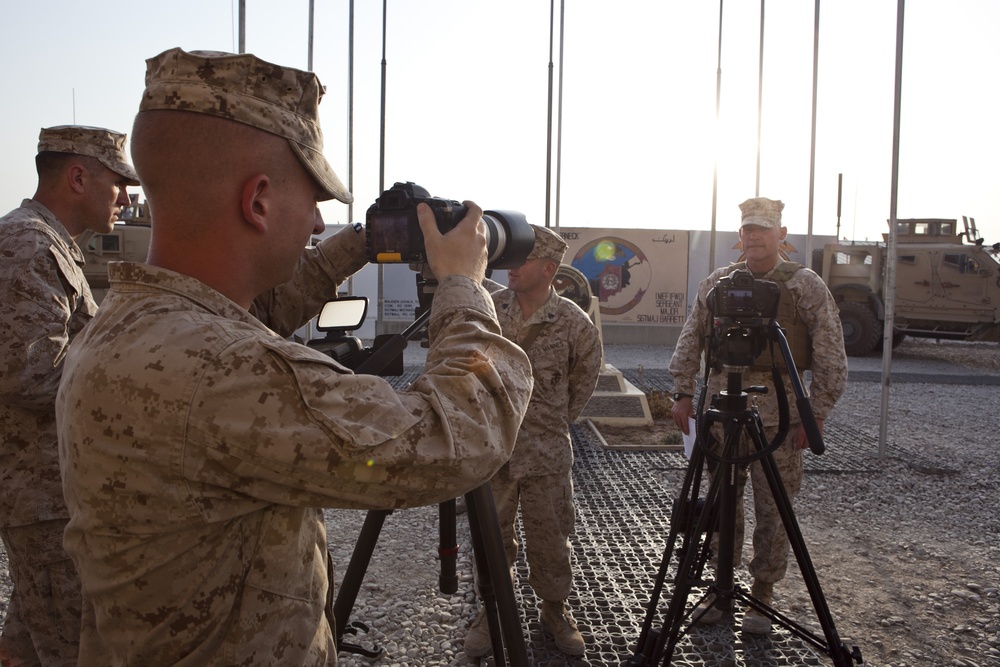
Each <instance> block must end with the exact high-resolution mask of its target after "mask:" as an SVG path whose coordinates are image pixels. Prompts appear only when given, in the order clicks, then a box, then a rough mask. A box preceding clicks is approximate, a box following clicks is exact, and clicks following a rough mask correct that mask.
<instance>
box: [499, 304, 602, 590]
mask: <svg viewBox="0 0 1000 667" xmlns="http://www.w3.org/2000/svg"><path fill="white" fill-rule="evenodd" d="M493 300H494V303H495V304H496V308H497V317H498V318H499V321H500V327H501V329H502V330H503V335H504V336H506V337H507V338H509V339H510V340H512V341H515V342H517V343H518V344H523V343H524V342H525V339H526V338H527V337H533V340H532V341H531V342H530V345H528V347H527V349H526V352H527V353H528V357H529V358H530V359H531V368H532V373H533V375H534V378H535V387H534V390H533V391H532V394H531V402H530V403H529V404H528V412H527V413H526V414H525V416H524V421H523V422H522V423H521V428H520V430H519V431H518V434H517V445H516V446H515V447H514V453H513V455H512V456H511V458H510V461H508V462H507V463H506V464H505V465H504V466H503V467H502V468H501V469H500V471H499V472H498V473H497V474H496V475H495V476H494V477H493V480H492V482H491V485H492V487H493V496H494V500H495V503H496V507H497V516H498V519H499V523H500V530H501V534H502V537H503V541H504V548H505V550H506V553H507V562H508V563H511V564H512V565H513V563H514V562H515V560H516V559H517V548H518V544H517V541H516V537H515V536H514V521H515V519H516V518H517V510H518V504H520V507H521V521H522V525H523V526H524V533H525V552H526V556H527V559H528V564H529V568H530V575H529V583H530V584H531V587H532V588H533V589H534V590H535V593H536V594H537V595H538V596H539V597H540V598H541V599H543V600H551V601H562V600H565V599H566V598H567V597H568V596H569V594H570V591H571V590H572V587H573V572H572V569H571V563H570V561H571V555H572V549H571V547H570V543H569V535H570V533H572V532H573V526H574V522H575V519H576V509H575V507H574V505H573V473H572V469H573V445H572V442H571V440H570V434H569V425H570V424H571V423H573V421H574V420H575V419H576V418H577V417H578V416H579V415H580V413H581V412H582V411H583V409H584V408H585V407H586V405H587V401H589V400H590V396H591V394H592V393H593V391H594V387H595V386H596V384H597V376H598V374H599V372H600V369H601V341H600V335H599V332H598V330H597V327H596V326H595V325H594V323H593V322H591V321H590V318H589V317H588V316H587V314H586V313H584V312H583V311H582V310H581V309H580V307H579V306H577V305H576V304H575V303H573V302H572V301H570V300H569V299H565V298H563V297H561V296H559V295H558V294H556V291H555V290H554V289H552V288H551V287H550V288H549V298H548V300H547V301H546V302H545V303H544V304H543V305H542V306H541V307H540V308H539V309H538V310H537V311H536V312H535V313H534V314H533V315H532V316H531V317H529V318H528V319H527V320H525V319H524V318H523V316H522V314H521V308H520V306H519V305H518V302H517V295H516V294H515V293H514V292H513V291H511V290H508V289H505V290H502V291H500V292H495V293H494V294H493ZM536 324H538V325H539V328H538V330H537V334H536V335H532V334H529V332H530V331H532V327H533V325H536Z"/></svg>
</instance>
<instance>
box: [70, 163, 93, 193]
mask: <svg viewBox="0 0 1000 667" xmlns="http://www.w3.org/2000/svg"><path fill="white" fill-rule="evenodd" d="M89 178H90V173H89V172H88V171H87V168H86V167H85V166H84V165H82V164H80V163H79V162H71V163H70V165H69V167H68V168H67V169H66V182H67V183H69V187H70V189H71V190H72V191H73V192H75V193H77V194H82V193H83V192H84V190H86V189H87V180H88V179H89Z"/></svg>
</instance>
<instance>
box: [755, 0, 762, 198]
mask: <svg viewBox="0 0 1000 667" xmlns="http://www.w3.org/2000/svg"><path fill="white" fill-rule="evenodd" d="M763 110H764V0H760V56H759V58H758V60H757V181H756V183H755V185H754V191H753V192H754V195H753V196H754V197H760V126H761V119H762V118H763V117H764V111H763Z"/></svg>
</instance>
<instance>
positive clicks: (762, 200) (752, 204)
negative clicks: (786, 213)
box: [740, 197, 785, 228]
mask: <svg viewBox="0 0 1000 667" xmlns="http://www.w3.org/2000/svg"><path fill="white" fill-rule="evenodd" d="M783 208H785V205H784V204H783V203H781V202H780V201H778V200H776V199H768V198H767V197H754V198H753V199H747V200H746V201H745V202H743V203H742V204H740V211H741V212H742V214H743V220H742V221H741V222H740V227H746V226H747V225H756V226H758V227H767V228H771V227H781V210H782V209H783Z"/></svg>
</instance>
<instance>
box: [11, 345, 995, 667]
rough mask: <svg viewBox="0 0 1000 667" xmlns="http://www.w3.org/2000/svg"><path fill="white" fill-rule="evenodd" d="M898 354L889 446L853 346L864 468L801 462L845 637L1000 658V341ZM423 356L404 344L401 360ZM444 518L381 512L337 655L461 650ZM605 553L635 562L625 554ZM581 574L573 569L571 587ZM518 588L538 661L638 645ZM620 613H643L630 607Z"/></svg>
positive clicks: (791, 599)
mask: <svg viewBox="0 0 1000 667" xmlns="http://www.w3.org/2000/svg"><path fill="white" fill-rule="evenodd" d="M412 347H414V346H411V348H412ZM669 353H670V350H669V348H642V347H631V346H609V347H608V349H607V355H606V356H607V359H608V362H609V363H610V364H612V365H615V366H617V367H618V368H621V369H626V368H631V369H635V368H638V367H643V368H645V369H663V368H665V365H666V361H667V359H668V357H669ZM407 354H408V355H410V350H407ZM416 356H417V357H419V351H418V352H417V355H416ZM893 359H894V361H893V378H894V380H893V382H892V383H891V387H892V389H891V393H890V400H889V420H888V426H887V442H886V445H887V455H886V456H885V457H882V458H879V457H878V456H877V450H876V449H875V445H874V443H876V442H877V437H878V432H879V427H878V424H879V416H880V402H881V400H880V397H881V385H880V383H879V382H878V379H879V378H880V374H879V373H878V371H880V370H881V363H882V362H881V360H880V359H879V358H876V357H869V358H852V359H851V360H850V365H851V381H850V383H849V386H848V389H847V392H846V393H845V395H844V397H843V398H842V399H841V401H840V403H839V404H838V407H837V410H836V412H835V414H834V415H833V416H832V417H831V420H830V422H829V423H830V424H831V426H833V425H842V426H843V427H844V428H848V427H849V428H850V429H851V430H852V432H854V433H860V434H862V435H863V436H864V437H863V439H864V440H865V443H866V445H865V447H863V448H860V449H859V450H858V451H860V452H861V453H860V454H859V456H860V457H862V458H863V459H864V466H862V470H863V472H849V473H845V474H809V473H807V477H806V482H805V487H804V489H803V492H802V493H801V494H800V495H799V498H798V500H797V501H796V515H797V517H798V520H799V524H800V527H801V529H802V532H803V535H804V538H805V541H806V544H807V545H808V547H809V552H810V554H811V556H812V560H813V564H814V566H815V569H816V571H817V574H818V576H819V579H820V582H821V584H822V586H823V591H824V594H825V596H826V600H827V603H828V605H829V607H830V612H831V614H832V616H833V618H834V620H835V621H836V624H837V629H838V631H839V633H840V636H841V638H842V639H843V640H844V642H845V643H847V644H849V645H857V646H858V647H859V648H860V649H861V651H862V653H863V655H864V657H865V663H864V664H866V665H871V666H872V667H917V666H923V665H933V666H938V665H940V666H955V667H960V666H965V667H972V666H977V667H985V666H986V665H992V666H996V665H1000V597H998V583H1000V500H998V498H1000V493H998V491H1000V450H998V446H997V435H998V433H1000V417H998V396H1000V395H998V392H997V386H996V384H997V379H998V377H1000V347H998V346H997V345H996V344H985V343H981V344H964V343H945V342H941V343H938V342H935V341H911V340H907V341H905V342H904V343H903V344H902V345H901V346H900V347H899V348H898V349H897V350H896V351H894V354H893ZM418 360H419V359H416V360H415V359H413V358H409V357H408V359H407V363H408V364H412V363H415V361H418ZM897 374H899V377H900V378H901V379H899V380H897V379H895V378H896V377H897ZM833 444H834V443H828V448H829V447H831V446H832V445H833ZM682 475H683V472H682V471H679V470H674V471H673V472H669V471H668V472H667V473H665V474H664V475H661V478H660V479H658V480H657V481H652V480H651V479H641V478H637V479H635V480H634V484H635V485H643V484H647V483H648V484H650V485H654V486H655V485H657V484H661V485H662V487H661V488H660V489H659V491H660V492H662V491H664V490H665V491H666V493H665V494H663V495H670V494H671V492H672V491H673V490H675V489H676V490H678V491H679V488H680V487H679V480H680V478H681V476H682ZM653 509H654V510H655V509H656V508H653ZM364 518H365V513H364V512H357V511H341V510H330V511H328V512H327V524H328V532H329V535H330V537H331V551H332V553H333V555H334V560H335V565H336V568H337V572H338V577H341V576H343V572H344V570H345V569H346V567H347V563H348V562H349V560H350V557H351V554H352V551H353V549H354V546H355V540H356V539H357V536H358V534H359V531H360V528H361V524H362V521H363V520H364ZM664 519H665V520H666V519H667V518H666V517H664ZM457 527H458V530H459V541H460V543H462V544H466V545H467V544H469V537H468V528H467V521H465V520H463V518H462V517H460V518H459V521H458V523H457ZM643 528H644V526H638V527H637V530H640V531H641V530H642V529H643ZM661 530H662V525H660V526H655V525H651V526H649V527H648V531H649V532H650V533H657V532H659V531H661ZM437 531H438V508H437V507H429V508H421V509H416V510H406V511H400V512H395V513H393V514H392V515H390V516H389V517H388V519H387V521H386V524H385V527H384V528H383V530H382V532H381V535H380V538H379V541H378V545H377V548H376V551H375V554H374V555H373V557H372V560H371V562H370V563H369V565H368V568H367V573H366V576H365V579H364V583H363V585H362V589H361V592H360V594H359V596H358V599H357V601H356V603H355V605H354V613H353V614H352V617H351V618H352V619H360V620H362V621H364V622H366V623H367V624H368V625H369V626H370V628H371V630H370V632H369V633H368V635H367V636H364V637H362V638H360V639H359V640H358V641H359V643H361V644H363V645H368V646H370V645H372V644H373V643H377V644H378V645H379V646H381V647H382V648H383V649H384V653H383V654H382V655H381V656H380V657H379V658H377V659H370V658H365V657H362V656H359V655H355V654H351V653H347V652H343V653H341V664H342V665H347V666H354V665H358V666H361V665H379V666H382V665H387V666H388V665H399V666H402V665H462V664H467V663H468V661H467V659H466V657H465V656H464V653H463V651H462V641H463V638H464V635H465V631H466V628H467V626H468V623H469V621H470V620H471V619H472V617H473V616H474V614H475V610H476V608H477V603H476V601H475V597H474V594H473V591H472V581H471V571H472V564H471V562H470V554H469V550H468V549H467V548H463V549H462V550H461V551H460V552H459V556H458V567H457V569H458V573H459V586H458V591H457V592H456V593H455V594H454V595H444V594H442V593H440V591H439V589H438V574H439V564H438V560H437ZM578 558H579V553H578ZM606 566H607V568H608V569H609V570H610V569H613V568H612V566H613V567H614V568H619V567H621V568H622V569H625V570H627V569H628V568H629V567H631V564H630V563H614V564H612V563H610V561H609V562H608V563H607V565H606ZM794 569H795V568H794V566H793V570H794ZM586 571H587V573H588V576H590V575H592V574H593V573H594V572H595V570H594V567H589V568H588V569H587V570H586ZM640 574H642V576H645V574H644V573H636V578H637V579H641V578H642V577H640ZM521 575H523V572H522V570H521V568H520V567H519V576H521ZM586 583H588V582H582V581H581V582H578V588H581V589H582V588H583V587H584V585H585V584H586ZM338 585H339V582H338ZM609 590H611V591H612V592H613V591H614V589H613V588H612V589H609ZM9 593H10V582H9V577H8V575H7V563H6V554H5V553H3V552H2V550H0V613H2V612H5V611H6V605H7V601H8V599H9ZM518 599H519V601H521V602H522V610H521V611H522V614H523V623H524V624H525V626H526V629H527V636H528V643H529V649H530V650H531V654H532V655H533V656H539V655H545V656H546V657H545V659H544V660H535V664H551V665H563V664H565V665H571V664H575V665H598V664H617V662H616V661H613V660H609V659H607V657H606V656H607V655H609V650H612V651H617V654H618V655H619V656H620V658H621V659H622V660H624V659H626V658H628V657H629V656H630V655H631V650H632V649H633V648H634V643H635V640H636V638H637V636H636V635H635V634H633V633H634V629H635V625H634V623H633V624H632V625H629V624H628V623H622V625H621V630H620V631H618V634H619V635H620V636H617V637H615V636H610V638H608V639H606V640H600V641H598V640H597V639H595V638H596V637H598V636H601V637H609V635H608V633H607V632H605V631H606V630H607V628H596V627H592V624H591V625H589V626H587V631H586V632H585V637H586V638H587V639H588V656H586V657H585V658H583V659H580V660H572V659H568V658H563V657H562V656H559V655H558V653H557V652H555V649H554V648H553V647H552V646H551V645H550V644H551V642H550V641H549V640H546V639H545V638H544V636H543V635H542V634H541V632H540V629H539V628H538V623H537V613H536V612H535V611H534V610H533V609H531V607H532V606H533V604H532V603H531V598H530V589H527V588H526V586H525V585H524V583H523V581H521V579H519V582H518ZM525 601H527V602H525ZM775 606H776V607H777V608H778V609H779V610H781V611H783V612H784V613H786V614H788V615H790V616H791V617H793V618H799V619H801V622H803V623H804V624H805V625H807V626H812V627H814V628H816V627H818V626H817V625H816V623H815V621H811V618H812V615H811V610H812V607H811V604H810V602H809V597H808V595H807V593H806V591H805V587H804V586H803V585H802V584H801V577H800V576H799V575H798V572H796V571H790V572H789V574H788V576H787V577H786V579H785V581H784V582H782V583H781V584H780V585H779V588H778V592H777V597H776V601H775ZM620 611H621V613H622V615H623V616H624V615H628V614H631V615H632V616H633V617H634V616H635V615H636V610H635V609H631V610H630V609H627V608H624V607H623V608H622V609H621V610H620ZM639 611H642V610H639ZM577 618H578V619H579V618H580V614H579V613H578V615H577ZM639 620H640V622H641V618H640V619H639ZM583 626H584V623H581V629H583ZM613 634H614V632H612V633H611V635H613ZM591 641H593V642H595V643H601V647H600V650H599V651H598V650H594V651H592V650H591V649H590V645H591V644H590V642H591ZM737 646H738V647H742V648H738V649H737V650H736V651H735V653H730V654H729V655H731V656H732V657H731V658H727V659H723V660H722V661H721V662H719V663H718V664H726V665H736V664H745V665H751V664H753V665H757V664H760V665H772V664H774V665H783V664H828V662H827V661H826V659H825V658H823V659H822V660H820V661H818V662H816V661H814V659H813V658H809V659H805V658H804V659H802V660H801V661H798V660H796V659H795V658H788V657H784V658H779V659H778V660H777V661H775V658H773V657H770V658H767V657H765V658H760V657H753V655H755V654H752V652H751V651H750V649H748V648H747V647H746V645H745V644H739V643H737ZM720 650H721V651H723V652H725V651H724V649H720ZM726 650H729V649H726ZM592 654H593V655H592ZM682 662H683V661H682ZM683 664H707V663H705V662H700V663H694V662H691V663H687V662H684V663H683ZM712 664H715V663H712Z"/></svg>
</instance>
